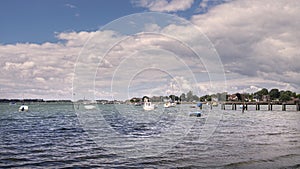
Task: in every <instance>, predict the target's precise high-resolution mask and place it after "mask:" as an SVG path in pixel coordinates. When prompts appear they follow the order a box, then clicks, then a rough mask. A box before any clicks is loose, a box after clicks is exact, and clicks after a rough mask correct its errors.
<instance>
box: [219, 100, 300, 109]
mask: <svg viewBox="0 0 300 169" xmlns="http://www.w3.org/2000/svg"><path fill="white" fill-rule="evenodd" d="M226 105H231V110H237V108H236V107H237V105H238V106H241V107H242V110H248V106H249V105H255V110H260V107H261V106H262V105H267V106H268V109H267V110H268V111H272V110H273V106H274V105H281V106H282V111H286V106H287V105H295V106H296V111H300V103H299V102H298V103H294V104H291V103H273V102H225V103H222V104H221V109H222V110H225V107H226Z"/></svg>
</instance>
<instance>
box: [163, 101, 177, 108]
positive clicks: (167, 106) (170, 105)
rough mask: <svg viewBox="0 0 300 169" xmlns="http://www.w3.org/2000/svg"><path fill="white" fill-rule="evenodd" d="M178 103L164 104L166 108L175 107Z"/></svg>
mask: <svg viewBox="0 0 300 169" xmlns="http://www.w3.org/2000/svg"><path fill="white" fill-rule="evenodd" d="M175 106H176V103H171V102H166V103H164V108H169V107H175Z"/></svg>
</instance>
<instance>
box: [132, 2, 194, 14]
mask: <svg viewBox="0 0 300 169" xmlns="http://www.w3.org/2000/svg"><path fill="white" fill-rule="evenodd" d="M132 3H133V4H134V5H136V6H139V7H144V8H148V9H149V10H150V11H156V12H176V11H184V10H186V9H189V8H190V7H191V6H192V4H193V3H194V0H132Z"/></svg>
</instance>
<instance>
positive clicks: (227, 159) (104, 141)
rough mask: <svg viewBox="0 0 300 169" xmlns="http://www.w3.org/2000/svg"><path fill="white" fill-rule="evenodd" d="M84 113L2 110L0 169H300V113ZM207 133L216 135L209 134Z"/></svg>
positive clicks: (58, 108)
mask: <svg viewBox="0 0 300 169" xmlns="http://www.w3.org/2000/svg"><path fill="white" fill-rule="evenodd" d="M80 106H81V105H80ZM80 106H78V107H76V106H75V109H74V107H73V105H49V104H48V105H38V104H36V105H35V104H33V105H29V108H30V111H29V112H22V113H19V112H18V111H17V110H18V106H9V105H7V104H1V105H0V168H66V167H78V168H81V167H82V168H84V167H88V168H90V167H95V168H106V167H107V168H111V167H115V168H118V167H120V168H130V167H136V168H146V167H150V168H173V167H189V168H298V167H300V124H299V120H300V112H296V111H293V109H290V110H288V111H285V112H283V111H279V109H280V108H278V109H277V110H276V108H274V109H275V110H274V111H264V110H262V111H251V109H250V110H249V111H246V112H245V113H241V111H231V110H225V111H221V110H220V108H218V107H214V108H213V110H211V111H210V110H209V109H208V108H204V110H203V116H202V117H201V118H197V117H189V115H188V112H191V111H196V109H194V108H190V105H181V106H178V107H175V108H171V109H167V110H163V109H162V108H161V107H159V108H158V109H157V110H156V111H153V112H145V111H143V110H142V109H141V108H140V107H132V106H128V105H117V106H113V105H101V106H99V107H97V109H96V110H84V109H82V107H80ZM116 112H117V113H116ZM214 113H215V114H217V118H216V119H217V120H216V121H213V124H209V123H208V119H209V118H210V114H214ZM86 117H87V118H86ZM107 126H110V128H107ZM204 126H208V127H207V128H205V127H204ZM208 128H209V129H213V130H212V131H213V132H212V133H211V134H210V133H209V132H203V130H204V129H206V130H207V129H208ZM108 130H109V131H108ZM171 131H173V132H171ZM111 133H115V134H111ZM116 133H117V134H116ZM204 135H205V136H207V137H204Z"/></svg>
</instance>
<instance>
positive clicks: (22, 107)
mask: <svg viewBox="0 0 300 169" xmlns="http://www.w3.org/2000/svg"><path fill="white" fill-rule="evenodd" d="M28 110H29V108H28V106H26V105H24V104H23V105H22V106H20V107H19V112H24V111H28Z"/></svg>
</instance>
